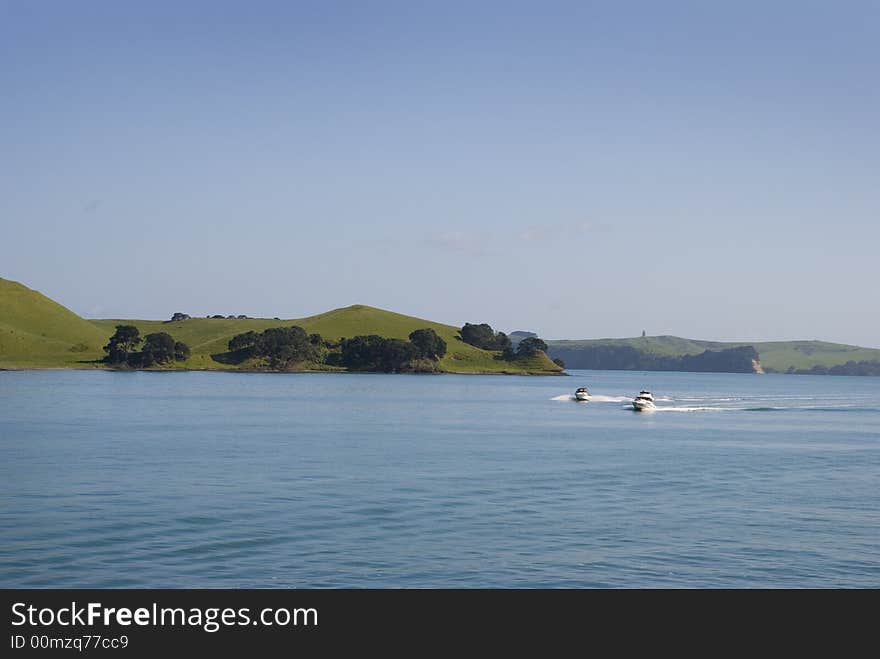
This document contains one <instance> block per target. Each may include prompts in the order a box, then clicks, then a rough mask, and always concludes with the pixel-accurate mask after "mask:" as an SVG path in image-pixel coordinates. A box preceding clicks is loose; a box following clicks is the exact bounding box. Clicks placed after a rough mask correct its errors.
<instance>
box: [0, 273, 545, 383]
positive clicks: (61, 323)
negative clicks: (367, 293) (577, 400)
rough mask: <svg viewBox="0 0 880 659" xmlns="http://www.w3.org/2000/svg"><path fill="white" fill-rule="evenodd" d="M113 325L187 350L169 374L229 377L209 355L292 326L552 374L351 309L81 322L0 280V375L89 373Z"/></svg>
mask: <svg viewBox="0 0 880 659" xmlns="http://www.w3.org/2000/svg"><path fill="white" fill-rule="evenodd" d="M116 325H135V326H136V327H137V328H138V329H139V330H140V332H141V335H146V334H150V333H152V332H168V333H169V334H171V336H173V337H174V338H175V339H176V340H178V341H183V342H184V343H186V344H187V345H189V346H190V348H191V349H192V356H191V358H190V359H189V360H188V361H187V362H185V363H183V364H176V365H175V366H174V367H175V368H196V369H199V368H204V369H217V370H229V369H235V368H236V366H234V365H231V364H224V363H221V362H218V361H216V360H215V359H213V358H212V355H215V354H219V353H224V352H226V350H227V343H228V341H229V339H231V338H232V337H233V336H235V335H236V334H240V333H242V332H247V331H248V330H254V331H258V332H260V331H263V330H265V329H268V328H270V327H282V326H290V325H300V326H301V327H303V328H304V329H305V330H306V331H307V332H309V333H313V332H316V333H318V334H320V335H321V336H323V337H325V338H327V339H332V340H338V339H340V338H343V337H346V338H350V337H353V336H356V335H358V334H378V335H380V336H385V337H390V338H400V339H406V338H408V337H409V334H410V332H412V331H413V330H416V329H421V328H426V327H430V328H433V329H434V330H435V331H436V332H437V333H438V334H439V335H440V336H441V337H443V339H444V340H445V341H446V344H447V346H448V352H447V353H446V356H445V357H444V358H443V359H442V360H441V361H440V367H441V368H442V369H443V370H444V371H448V372H452V373H523V374H524V373H558V372H560V370H561V369H559V367H557V366H556V365H555V364H554V363H553V362H552V361H550V359H549V358H548V357H547V356H546V355H539V356H537V357H534V358H531V359H526V360H518V361H512V362H509V361H503V360H500V359H496V357H497V355H496V354H495V353H491V352H487V351H485V350H480V349H479V348H475V347H473V346H471V345H468V344H466V343H464V342H462V341H461V340H460V339H459V338H458V328H457V327H453V326H451V325H444V324H442V323H434V322H431V321H428V320H422V319H420V318H413V317H412V316H404V315H402V314H398V313H392V312H390V311H384V310H382V309H376V308H374V307H368V306H363V305H354V306H351V307H345V308H343V309H334V310H333V311H328V312H327V313H322V314H318V315H317V316H310V317H308V318H299V319H291V320H274V319H269V318H248V319H226V318H224V319H220V318H217V319H213V318H192V319H190V320H185V321H180V322H163V321H160V320H125V319H110V320H92V321H89V320H85V319H83V318H80V317H79V316H77V315H76V314H75V313H73V312H72V311H70V310H69V309H66V308H65V307H63V306H61V305H60V304H58V303H57V302H53V301H52V300H50V299H49V298H47V297H46V296H45V295H42V294H41V293H39V292H37V291H34V290H31V289H29V288H27V287H26V286H23V285H22V284H19V283H17V282H13V281H9V280H7V279H0V368H96V367H99V366H100V364H96V363H95V362H96V361H97V360H99V359H101V358H102V357H103V356H104V352H103V350H102V346H103V345H105V344H106V343H107V340H108V339H109V338H110V336H111V335H112V334H113V332H114V331H115V327H116Z"/></svg>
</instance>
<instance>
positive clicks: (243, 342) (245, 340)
mask: <svg viewBox="0 0 880 659" xmlns="http://www.w3.org/2000/svg"><path fill="white" fill-rule="evenodd" d="M258 338H259V334H257V333H256V332H254V331H253V330H251V331H250V332H244V333H243V334H236V335H235V336H233V337H232V338H231V339H229V351H230V352H237V351H239V350H248V349H252V348H253V347H254V345H256V343H257V339H258Z"/></svg>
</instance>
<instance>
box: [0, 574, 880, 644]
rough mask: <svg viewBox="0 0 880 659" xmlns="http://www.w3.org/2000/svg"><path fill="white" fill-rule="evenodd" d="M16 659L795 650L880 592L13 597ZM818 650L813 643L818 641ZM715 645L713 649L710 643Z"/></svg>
mask: <svg viewBox="0 0 880 659" xmlns="http://www.w3.org/2000/svg"><path fill="white" fill-rule="evenodd" d="M3 600H4V616H5V618H6V629H7V639H6V640H5V645H6V648H7V651H5V652H4V653H3V656H10V657H15V656H19V655H24V654H29V653H34V652H52V653H53V654H55V655H57V654H58V653H64V654H76V653H83V652H88V653H92V654H99V655H101V656H107V657H113V656H122V655H128V656H140V655H141V654H142V653H144V654H150V655H152V656H156V653H159V652H163V653H165V652H174V653H177V652H187V653H189V652H198V653H199V654H201V653H203V652H220V651H224V652H226V651H228V652H235V653H243V652H249V651H254V650H255V649H263V650H266V649H273V648H274V649H277V650H284V649H287V650H290V651H299V650H302V649H311V650H321V651H323V652H331V651H334V650H339V651H341V650H343V649H350V648H351V647H352V643H354V644H356V646H357V647H360V648H363V649H367V648H370V649H391V648H396V649H400V650H406V649H409V650H411V651H412V652H413V653H414V654H422V653H425V652H427V651H429V650H436V649H439V648H443V649H445V650H453V651H454V650H456V649H460V650H464V649H467V648H468V647H470V644H471V643H472V642H473V641H474V640H479V641H480V642H481V643H482V644H489V645H491V646H495V647H499V648H500V647H502V646H503V647H512V648H518V649H523V648H526V647H531V648H535V649H538V648H543V649H544V650H547V649H549V648H551V647H556V646H559V647H563V646H566V645H568V644H571V643H573V642H574V643H580V644H583V645H584V648H585V650H587V649H596V648H597V643H606V644H607V643H609V642H610V643H612V644H613V647H614V649H615V652H617V651H624V650H628V649H637V648H638V647H641V646H643V645H644V644H649V645H651V646H653V647H655V648H659V647H664V648H681V647H687V646H691V647H695V648H699V647H700V643H701V641H700V640H699V639H703V638H706V637H707V635H709V637H711V638H712V639H713V640H712V645H713V646H715V647H720V646H719V644H720V645H723V646H724V647H728V648H729V647H736V646H739V647H741V648H743V649H748V648H749V647H752V646H751V644H752V643H758V642H760V643H761V644H762V645H761V647H766V644H767V643H769V642H771V640H772V639H776V641H777V642H782V643H784V644H785V645H786V647H789V646H790V644H791V643H794V642H796V641H806V640H809V641H810V643H814V642H817V641H818V640H819V638H817V637H816V634H818V633H824V632H830V631H831V630H833V629H840V630H842V632H843V633H845V636H844V635H843V634H841V636H839V637H835V638H836V641H835V643H836V645H835V647H837V648H838V649H839V648H840V643H841V642H843V641H853V640H855V639H856V638H858V633H859V631H860V630H861V631H864V632H867V631H868V630H870V629H872V621H873V615H872V612H873V610H874V608H875V606H874V605H875V604H876V602H877V591H861V592H831V591H764V592H762V591H586V590H564V591H563V590H559V591H547V590H529V591H512V590H5V591H3ZM813 647H814V649H815V646H813ZM707 649H708V648H707Z"/></svg>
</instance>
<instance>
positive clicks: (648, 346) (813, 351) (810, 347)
mask: <svg viewBox="0 0 880 659" xmlns="http://www.w3.org/2000/svg"><path fill="white" fill-rule="evenodd" d="M547 343H548V345H549V346H550V354H551V356H553V355H554V349H555V348H563V349H567V350H571V349H575V350H576V349H578V348H588V347H594V346H599V345H606V346H629V347H632V348H636V349H637V350H642V351H644V352H651V353H654V354H658V355H666V356H679V355H695V354H699V353H701V352H703V351H704V350H723V349H725V348H734V347H737V346H745V345H751V346H754V347H755V349H756V350H757V351H758V356H759V359H760V361H761V365H762V366H763V367H764V368H765V369H773V370H775V371H780V372H785V371H787V370H788V369H789V368H794V369H809V368H811V367H813V366H815V365H817V364H818V365H821V366H837V365H839V364H845V363H846V362H848V361H856V362H858V361H872V360H880V350H877V349H874V348H860V347H858V346H850V345H845V344H841V343H828V342H825V341H761V342H755V343H733V342H732V343H724V342H720V341H697V340H693V339H683V338H680V337H677V336H646V337H634V338H627V339H584V340H578V341H548V342H547ZM564 358H565V357H564V356H563V359H564Z"/></svg>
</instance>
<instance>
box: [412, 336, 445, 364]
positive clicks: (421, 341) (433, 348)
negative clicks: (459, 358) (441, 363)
mask: <svg viewBox="0 0 880 659" xmlns="http://www.w3.org/2000/svg"><path fill="white" fill-rule="evenodd" d="M409 340H410V341H411V342H412V344H413V345H414V346H415V347H416V348H418V350H419V357H421V358H425V359H434V360H439V359H440V358H441V357H443V355H445V354H446V341H444V340H443V339H441V338H440V337H439V336H437V332H435V331H434V330H433V329H431V328H426V329H417V330H416V331H414V332H412V333H411V334H410V335H409Z"/></svg>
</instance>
